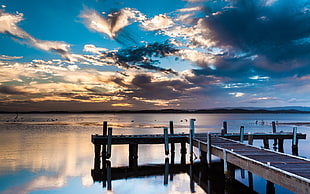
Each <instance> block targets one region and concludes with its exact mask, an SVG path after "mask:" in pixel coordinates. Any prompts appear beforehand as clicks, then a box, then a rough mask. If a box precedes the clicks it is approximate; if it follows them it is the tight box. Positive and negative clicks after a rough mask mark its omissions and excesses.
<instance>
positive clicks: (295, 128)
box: [292, 127, 298, 156]
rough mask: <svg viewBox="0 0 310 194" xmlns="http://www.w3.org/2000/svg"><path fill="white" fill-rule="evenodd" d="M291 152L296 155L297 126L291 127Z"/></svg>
mask: <svg viewBox="0 0 310 194" xmlns="http://www.w3.org/2000/svg"><path fill="white" fill-rule="evenodd" d="M292 154H293V155H295V156H298V139H297V127H293V140H292Z"/></svg>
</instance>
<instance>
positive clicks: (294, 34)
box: [201, 0, 310, 73]
mask: <svg viewBox="0 0 310 194" xmlns="http://www.w3.org/2000/svg"><path fill="white" fill-rule="evenodd" d="M304 2H306V1H304ZM304 2H303V1H276V2H274V3H273V4H270V5H263V1H253V0H247V1H243V0H238V1H230V2H225V3H224V2H222V1H212V2H211V1H210V2H208V4H207V7H208V8H209V9H208V10H209V12H207V14H208V17H207V18H205V19H203V22H202V23H201V24H202V26H203V27H204V28H206V29H209V30H210V31H208V32H209V34H206V36H208V37H209V38H210V39H212V40H214V41H215V42H216V44H217V46H219V47H226V48H227V46H228V47H229V52H227V53H225V55H223V56H216V58H217V65H218V67H219V68H221V69H226V68H230V67H236V66H237V67H239V68H240V69H244V67H243V66H248V65H249V64H254V65H255V66H256V67H257V68H258V69H259V68H262V69H266V70H267V71H270V70H271V71H273V73H276V72H283V71H291V70H292V69H296V68H299V69H303V67H305V66H307V65H309V61H310V55H309V53H310V40H309V37H310V23H309V21H310V11H309V5H308V8H307V7H306V6H307V5H306V4H305V3H304ZM265 3H266V2H265ZM266 4H267V3H266ZM219 7H220V8H219ZM242 52H243V53H244V54H246V55H248V57H239V56H240V54H241V53H242ZM240 64H241V65H240ZM239 65H240V66H239ZM245 69H247V68H245ZM303 70H304V69H303ZM299 72H300V73H304V71H299ZM307 73H310V69H309V68H307Z"/></svg>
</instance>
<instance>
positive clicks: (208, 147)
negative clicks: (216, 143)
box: [207, 133, 211, 167]
mask: <svg viewBox="0 0 310 194" xmlns="http://www.w3.org/2000/svg"><path fill="white" fill-rule="evenodd" d="M207 163H208V167H211V134H210V133H208V134H207Z"/></svg>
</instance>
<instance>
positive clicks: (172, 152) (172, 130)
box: [169, 121, 175, 164]
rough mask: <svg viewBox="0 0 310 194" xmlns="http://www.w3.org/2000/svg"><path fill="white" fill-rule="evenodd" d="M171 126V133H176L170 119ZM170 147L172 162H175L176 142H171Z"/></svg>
mask: <svg viewBox="0 0 310 194" xmlns="http://www.w3.org/2000/svg"><path fill="white" fill-rule="evenodd" d="M169 126H170V135H173V134H174V128H173V121H170V123H169ZM170 148H171V151H170V153H171V164H174V159H175V144H174V143H171V144H170Z"/></svg>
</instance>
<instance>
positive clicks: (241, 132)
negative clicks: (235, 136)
mask: <svg viewBox="0 0 310 194" xmlns="http://www.w3.org/2000/svg"><path fill="white" fill-rule="evenodd" d="M243 140H244V126H240V142H241V143H243Z"/></svg>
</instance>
